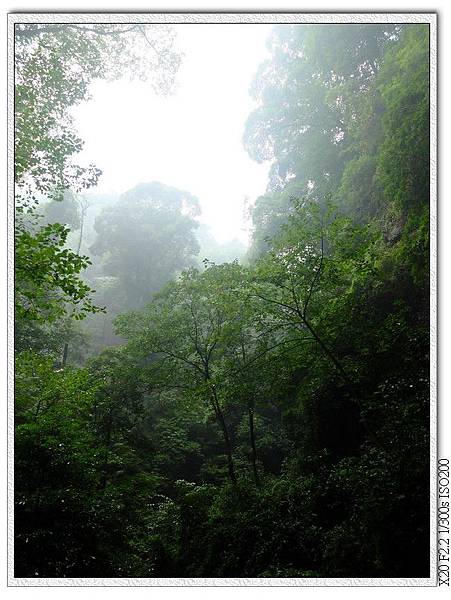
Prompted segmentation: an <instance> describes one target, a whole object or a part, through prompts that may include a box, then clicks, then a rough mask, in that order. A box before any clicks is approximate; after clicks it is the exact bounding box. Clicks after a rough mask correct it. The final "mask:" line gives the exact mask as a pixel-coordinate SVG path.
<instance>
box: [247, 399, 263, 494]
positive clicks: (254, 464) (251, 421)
mask: <svg viewBox="0 0 451 600" xmlns="http://www.w3.org/2000/svg"><path fill="white" fill-rule="evenodd" d="M248 414H249V436H250V438H251V447H252V455H251V457H252V471H253V473H254V481H255V485H257V486H260V478H259V476H258V470H257V448H256V447H255V433H254V408H253V406H249V407H248Z"/></svg>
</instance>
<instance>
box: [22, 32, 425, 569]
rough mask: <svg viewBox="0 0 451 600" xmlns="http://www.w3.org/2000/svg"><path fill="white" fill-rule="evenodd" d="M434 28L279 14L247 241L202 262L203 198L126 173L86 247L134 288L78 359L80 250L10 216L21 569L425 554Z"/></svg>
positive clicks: (419, 558) (251, 137)
mask: <svg viewBox="0 0 451 600" xmlns="http://www.w3.org/2000/svg"><path fill="white" fill-rule="evenodd" d="M427 46H428V44H427V31H426V27H425V26H421V25H418V26H417V25H415V26H414V25H403V26H395V25H352V26H338V25H332V26H328V25H327V26H326V25H322V26H313V25H311V26H304V25H302V26H287V27H280V28H276V29H275V30H274V33H273V36H272V42H271V50H272V53H273V57H272V59H271V60H270V61H268V62H267V63H265V64H264V65H263V66H262V67H261V68H260V71H259V74H258V76H257V78H256V81H255V84H254V92H255V95H256V97H257V98H258V99H259V100H260V103H261V104H260V107H259V108H258V109H257V110H256V111H255V112H254V113H253V114H252V115H251V117H250V119H249V121H248V125H247V131H246V136H245V140H246V141H245V143H246V146H247V148H248V150H249V151H250V153H251V155H252V156H254V158H257V159H258V160H262V159H265V158H272V159H274V167H273V172H272V181H271V184H270V189H269V191H268V193H267V194H265V195H264V196H262V197H261V198H260V199H259V200H258V201H257V202H256V204H255V207H254V209H253V219H254V240H253V247H252V249H251V251H250V253H249V258H250V259H251V260H250V264H249V265H248V266H242V265H239V264H238V262H237V261H234V262H231V263H224V264H215V263H214V262H212V257H211V256H209V257H208V258H206V259H205V260H204V266H203V267H202V268H200V269H195V268H193V267H192V263H191V261H192V259H193V258H194V254H195V253H196V250H197V242H196V238H195V236H194V226H195V222H194V220H193V217H194V216H196V213H197V201H196V199H195V198H193V197H192V196H190V195H189V194H187V193H185V192H180V191H179V190H175V189H174V188H169V187H166V186H164V185H162V184H157V183H152V184H145V185H141V186H138V187H137V188H135V189H133V190H131V191H130V192H128V193H127V194H125V195H124V196H123V197H122V198H121V199H120V201H119V202H118V203H117V205H116V206H115V208H114V210H112V211H109V212H104V213H103V214H102V215H101V216H100V217H99V218H98V220H97V222H96V229H97V233H98V239H97V241H96V242H95V245H94V250H95V251H96V252H97V253H98V254H100V255H102V257H103V260H104V268H105V269H106V270H108V272H109V273H110V275H111V278H113V277H114V278H116V281H115V283H114V285H109V283H111V281H110V282H109V283H108V281H107V282H104V283H105V285H104V290H103V293H104V295H105V297H107V296H108V295H112V294H113V292H114V290H116V291H117V290H118V289H119V290H121V293H122V294H123V297H124V298H125V297H126V296H127V295H128V298H127V299H126V302H128V303H131V304H133V305H134V306H135V307H136V310H133V311H129V312H127V313H125V314H120V315H119V316H117V318H116V319H115V327H116V332H117V334H118V335H120V336H121V337H122V339H123V341H124V343H123V345H120V346H117V347H110V348H108V349H106V350H105V351H104V352H102V353H101V354H99V355H98V356H95V357H93V358H92V359H91V360H89V361H88V362H87V364H86V366H85V367H84V368H77V369H75V368H73V367H72V368H71V367H68V366H67V365H66V366H62V361H61V360H60V357H61V340H62V339H63V337H64V335H66V334H65V333H64V331H65V330H64V326H63V324H64V319H61V315H63V313H65V310H64V307H63V304H64V303H69V302H72V303H75V305H76V306H79V307H80V309H79V310H80V311H81V313H83V311H84V312H87V311H89V310H91V311H92V310H95V309H94V307H92V306H91V305H89V300H87V299H86V298H87V296H86V294H87V293H88V290H87V289H86V288H84V287H80V286H79V285H76V284H74V282H73V276H74V275H77V274H78V273H79V272H80V269H81V268H83V267H84V266H86V264H87V260H86V258H85V257H82V256H78V255H74V254H73V253H71V252H70V251H68V250H65V249H64V242H65V239H66V236H67V229H66V228H65V227H64V226H62V225H58V224H50V225H47V226H44V227H36V228H35V229H33V228H32V227H31V225H30V223H29V224H28V226H29V229H27V228H26V227H25V225H24V226H22V227H21V228H20V229H19V237H18V253H19V254H18V258H19V261H18V265H19V266H18V270H17V282H18V301H19V308H18V315H19V316H20V317H21V321H20V323H21V324H20V328H19V330H18V340H19V342H20V349H21V350H23V351H21V352H19V353H18V356H17V364H16V424H17V432H16V445H15V454H16V498H15V500H16V570H17V575H27V576H48V577H51V576H62V577H63V576H66V577H67V576H74V577H80V576H85V577H86V576H93V577H94V576H97V577H98V576H103V577H117V576H130V577H173V576H177V577H181V576H184V577H427V576H428V575H429V481H430V475H429V271H428V268H429V266H428V265H429V263H428V260H429V256H428V252H429V237H428V236H429V221H428V216H429V205H428V179H427V172H428V171H427V165H428V160H429V148H428V142H427V140H428V118H427V111H428V105H427V85H428V78H427V73H428V64H427ZM330 190H333V193H327V192H328V191H330ZM25 220H26V219H25V217H24V222H25ZM30 228H31V229H30ZM25 257H27V259H26V260H25ZM30 257H31V259H30ZM149 257H150V258H151V259H152V260H149ZM30 260H31V264H30ZM26 261H28V263H27V262H26ZM26 264H28V265H30V269H31V271H30V273H28V272H27V271H26V270H25V267H24V265H26ZM30 278H33V279H31V280H32V281H33V285H30V286H29V287H27V281H30ZM115 286H116V287H115ZM55 290H57V291H55ZM115 301H116V302H117V303H118V304H120V301H121V299H120V298H119V296H116V299H115ZM86 302H88V304H86ZM146 302H147V304H145V303H146ZM84 303H85V304H84ZM144 304H145V306H143V305H144ZM83 307H85V308H83ZM37 319H40V321H42V325H40V327H39V328H37V329H36V328H34V327H35V321H36V320H37ZM52 321H53V323H54V325H52ZM55 328H56V329H55ZM58 328H60V329H59V330H58ZM58 331H60V340H58V339H57V337H58V333H57V332H58ZM40 332H41V338H40V339H39V336H40ZM44 334H45V335H44ZM27 336H28V341H27ZM58 341H59V342H60V345H58ZM406 537H409V540H410V541H411V543H410V544H409V547H408V548H405V543H404V541H405V539H406ZM402 546H403V547H404V549H403V552H400V551H399V548H400V547H402Z"/></svg>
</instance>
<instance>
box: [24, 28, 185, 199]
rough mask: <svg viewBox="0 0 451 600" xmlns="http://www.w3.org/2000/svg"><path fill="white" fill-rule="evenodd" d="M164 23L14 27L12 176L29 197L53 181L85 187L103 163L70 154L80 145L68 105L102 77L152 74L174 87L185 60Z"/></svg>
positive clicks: (166, 87)
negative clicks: (80, 161) (85, 162)
mask: <svg viewBox="0 0 451 600" xmlns="http://www.w3.org/2000/svg"><path fill="white" fill-rule="evenodd" d="M173 42H174V30H173V29H171V28H170V27H168V26H166V25H102V24H98V25H97V24H95V25H83V24H80V25H77V24H45V25H37V24H30V25H19V24H18V25H16V27H15V43H16V45H15V48H16V52H15V67H16V81H15V182H16V186H17V195H18V200H19V201H20V203H21V204H25V205H29V204H30V203H31V204H32V203H33V201H36V199H37V197H38V196H37V194H39V193H48V192H50V191H52V190H54V189H56V190H58V191H59V193H61V194H62V192H63V190H64V189H72V190H73V191H74V192H81V191H83V190H84V189H86V188H88V187H91V186H92V185H94V184H95V183H96V181H97V179H98V177H99V175H100V171H99V170H98V169H97V168H95V167H94V166H93V165H90V166H88V167H80V166H78V165H76V164H75V163H73V162H72V156H73V155H74V154H76V153H77V152H79V151H80V150H81V148H82V146H83V142H82V140H81V139H80V138H79V137H78V136H77V134H76V132H75V131H74V128H73V119H72V117H71V115H70V112H69V109H70V108H71V107H72V106H74V105H76V104H78V103H79V102H81V101H83V100H86V99H88V98H89V85H90V83H91V82H92V81H93V80H95V79H98V78H103V79H105V78H106V79H117V78H119V77H122V76H124V74H130V75H131V76H137V77H140V78H141V79H143V78H147V77H150V78H151V81H152V82H153V83H154V89H155V90H156V91H162V92H163V93H169V92H170V91H171V89H172V87H173V84H174V76H175V73H176V72H177V70H178V67H179V65H180V55H178V54H176V53H175V52H174V51H173V49H172V46H173Z"/></svg>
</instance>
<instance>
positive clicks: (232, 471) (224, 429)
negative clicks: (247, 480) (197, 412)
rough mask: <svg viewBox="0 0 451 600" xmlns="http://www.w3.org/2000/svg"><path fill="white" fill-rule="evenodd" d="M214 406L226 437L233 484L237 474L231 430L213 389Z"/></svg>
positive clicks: (228, 465)
mask: <svg viewBox="0 0 451 600" xmlns="http://www.w3.org/2000/svg"><path fill="white" fill-rule="evenodd" d="M213 408H214V411H215V414H216V418H217V419H218V422H219V425H220V427H221V429H222V434H223V437H224V443H225V447H226V454H227V467H228V470H229V477H230V480H231V482H232V483H233V485H236V483H237V478H236V475H235V466H234V464H233V455H232V445H231V443H230V436H229V431H228V429H227V425H226V422H225V419H224V415H223V413H222V410H221V407H220V406H219V401H218V397H217V395H216V391H215V390H214V389H213Z"/></svg>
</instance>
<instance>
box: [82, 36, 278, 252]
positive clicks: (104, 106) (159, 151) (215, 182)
mask: <svg viewBox="0 0 451 600" xmlns="http://www.w3.org/2000/svg"><path fill="white" fill-rule="evenodd" d="M175 27H176V30H177V47H178V49H180V50H181V51H183V52H184V54H185V57H184V60H183V64H182V66H181V69H180V71H179V74H178V89H177V91H176V93H175V95H173V96H170V97H167V98H164V97H161V96H157V95H156V94H155V92H153V90H152V87H151V85H150V83H147V82H139V81H134V82H130V81H129V80H126V79H123V80H119V81H115V82H106V81H98V82H96V83H95V84H93V86H92V90H91V91H92V99H91V100H90V101H88V102H85V103H83V104H81V105H79V106H77V107H76V108H75V109H74V110H73V114H74V115H75V119H76V121H75V125H76V128H77V131H78V133H79V135H80V137H81V139H83V140H84V141H85V146H84V149H83V152H82V153H81V154H80V156H79V157H78V159H79V161H80V163H87V162H94V163H95V164H96V166H98V167H99V168H100V169H102V171H103V175H102V177H101V180H100V182H99V185H98V186H97V188H96V189H95V190H93V191H94V192H101V193H103V192H110V191H111V192H112V191H116V192H119V193H122V192H124V191H126V190H128V189H130V188H132V187H134V186H135V185H137V184H138V183H142V182H148V181H154V180H156V181H161V182H162V183H165V184H167V185H171V186H174V187H177V188H180V189H183V190H186V191H188V192H190V193H192V194H194V195H195V196H197V197H198V198H199V201H200V203H201V207H202V216H201V218H200V219H201V221H203V222H205V223H207V224H208V225H210V227H211V228H212V231H213V234H214V235H215V237H216V238H217V239H218V241H220V242H223V241H226V240H229V239H233V238H238V239H240V240H242V241H243V242H247V239H248V235H247V231H246V230H247V228H248V227H249V224H248V223H246V221H245V217H244V199H245V197H246V196H248V197H249V199H250V201H251V202H254V201H255V199H256V198H257V196H259V195H261V194H262V193H264V191H265V188H266V182H267V174H268V168H269V165H268V164H263V165H259V164H257V163H255V162H254V161H252V160H251V159H250V158H249V156H248V155H247V153H246V152H245V150H244V147H243V143H242V136H243V132H244V124H245V121H246V118H247V116H248V115H249V113H250V112H251V111H252V109H253V108H254V107H255V104H254V102H253V100H252V99H251V97H250V96H249V87H250V84H251V82H252V80H253V77H254V75H255V72H256V70H257V67H258V65H259V64H260V63H261V62H262V61H263V60H264V59H265V58H266V57H267V56H268V51H267V49H266V47H265V41H266V38H267V37H268V34H269V32H270V26H269V25H257V24H255V25H250V24H246V25H244V24H238V25H222V24H212V25H191V24H184V25H177V26H175Z"/></svg>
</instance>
